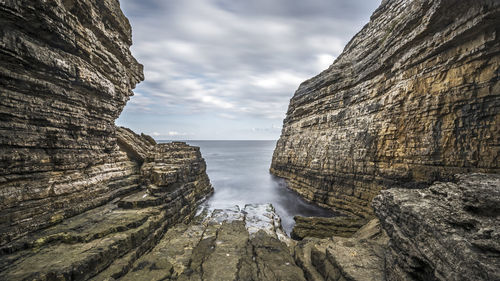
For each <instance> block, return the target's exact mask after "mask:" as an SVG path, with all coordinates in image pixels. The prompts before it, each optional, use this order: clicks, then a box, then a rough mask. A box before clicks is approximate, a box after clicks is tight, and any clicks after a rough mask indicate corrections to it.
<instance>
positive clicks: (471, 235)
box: [373, 174, 500, 280]
mask: <svg viewBox="0 0 500 281" xmlns="http://www.w3.org/2000/svg"><path fill="white" fill-rule="evenodd" d="M373 206H374V208H375V212H376V214H377V216H378V217H379V218H380V221H381V222H382V225H383V227H384V229H385V230H386V231H387V234H388V235H389V237H390V238H391V242H390V250H389V251H388V254H387V257H386V265H387V267H386V270H387V277H388V278H387V279H388V280H500V175H484V174H472V175H463V176H459V177H458V182H457V183H451V182H447V183H435V184H433V185H432V186H431V187H429V188H426V189H420V190H407V189H390V190H386V191H383V192H382V193H381V195H379V196H377V197H376V198H375V200H374V202H373Z"/></svg>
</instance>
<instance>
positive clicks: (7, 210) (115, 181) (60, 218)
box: [0, 0, 213, 280]
mask: <svg viewBox="0 0 500 281" xmlns="http://www.w3.org/2000/svg"><path fill="white" fill-rule="evenodd" d="M0 22H1V25H0V61H1V63H0V93H1V98H0V131H1V133H0V159H1V161H0V280H54V279H57V280H86V279H89V278H91V277H92V276H95V275H97V274H98V273H100V272H103V271H104V270H105V271H106V272H107V274H109V275H110V276H120V275H122V274H123V273H124V272H127V271H128V270H129V268H130V266H131V265H132V264H133V263H134V261H135V260H136V259H137V258H138V257H140V256H141V255H142V254H144V253H145V252H146V251H148V250H150V249H151V248H152V247H153V246H154V245H156V243H157V242H158V241H159V240H160V238H161V237H162V236H163V234H164V233H165V231H166V230H167V229H168V228H171V227H172V226H173V225H174V224H176V223H178V222H182V221H187V220H189V219H190V218H192V217H193V216H194V214H195V211H196V208H197V206H198V205H199V202H200V201H202V200H203V199H204V198H205V197H206V196H207V195H209V194H210V193H211V192H212V191H213V188H212V186H211V185H210V181H209V179H208V176H207V174H206V164H205V161H204V159H203V158H202V156H201V153H200V150H199V148H195V147H191V146H189V145H186V144H185V143H170V144H156V142H155V141H154V140H153V139H152V138H151V137H150V136H147V135H144V134H142V135H138V134H136V133H134V132H132V131H131V130H129V129H126V128H117V127H116V126H115V125H114V122H115V119H116V118H118V116H119V114H120V112H121V111H122V109H123V107H124V106H125V104H126V102H127V100H128V99H129V97H130V96H131V95H132V94H133V93H132V89H133V88H134V87H135V85H136V84H137V83H138V82H139V81H141V80H142V79H143V73H142V66H141V65H140V64H139V63H138V62H137V61H136V60H135V59H134V58H133V57H132V55H131V53H130V51H129V47H130V45H131V44H132V41H131V29H130V25H129V22H128V20H127V19H126V18H125V16H124V15H123V13H122V12H121V10H120V6H119V2H118V1H117V0H104V1H101V0H81V1H72V0H69V1H68V0H64V1H61V0H56V1H43V0H37V1H32V0H30V1H24V0H8V1H0Z"/></svg>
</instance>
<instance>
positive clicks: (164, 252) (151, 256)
mask: <svg viewBox="0 0 500 281" xmlns="http://www.w3.org/2000/svg"><path fill="white" fill-rule="evenodd" d="M289 246H291V248H289ZM292 246H293V241H291V240H290V239H289V238H288V237H286V235H285V234H284V232H283V230H282V228H281V224H280V220H279V217H278V216H277V215H276V214H275V213H274V209H273V207H272V206H271V205H247V206H245V208H244V209H243V210H240V209H239V208H238V207H235V208H233V209H227V210H214V211H212V212H210V213H209V214H208V215H200V216H199V217H198V218H196V219H195V220H194V221H193V222H192V223H190V224H188V225H186V224H179V225H177V226H175V227H174V228H172V229H170V230H169V231H168V232H167V233H166V234H165V236H164V237H163V238H162V239H161V241H160V242H159V243H158V245H157V246H156V247H154V248H153V249H152V250H151V251H150V252H148V253H147V254H145V255H143V256H142V257H141V258H139V259H138V260H137V261H135V263H134V264H133V265H132V267H131V270H130V271H129V272H128V273H127V274H126V275H125V276H123V277H122V279H120V280H214V281H219V280H221V281H222V280H276V281H278V280H297V281H300V280H306V279H305V278H304V275H303V272H302V270H301V269H300V268H299V267H298V266H297V265H296V264H295V261H294V259H293V256H292V254H291V252H290V251H291V249H293V248H292ZM106 278H107V274H104V275H103V276H101V275H99V276H97V277H96V280H101V279H106Z"/></svg>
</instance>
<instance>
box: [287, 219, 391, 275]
mask: <svg viewBox="0 0 500 281" xmlns="http://www.w3.org/2000/svg"><path fill="white" fill-rule="evenodd" d="M388 240H389V238H388V237H387V234H386V233H385V231H384V230H383V229H382V227H381V226H380V222H379V221H378V220H377V219H373V220H371V221H369V222H368V223H367V224H365V225H364V226H363V227H361V228H360V229H358V231H356V232H355V233H354V234H353V235H352V236H351V237H349V238H346V237H338V236H332V237H330V238H328V239H318V238H306V239H304V240H302V241H300V242H299V243H298V244H297V246H296V247H295V260H296V262H297V264H298V265H300V266H301V267H302V268H303V270H304V273H305V276H306V277H307V280H312V281H323V280H335V281H346V280H350V281H374V280H381V281H382V280H386V278H385V275H386V274H385V259H384V256H385V252H386V249H387V244H388ZM388 266H390V265H388Z"/></svg>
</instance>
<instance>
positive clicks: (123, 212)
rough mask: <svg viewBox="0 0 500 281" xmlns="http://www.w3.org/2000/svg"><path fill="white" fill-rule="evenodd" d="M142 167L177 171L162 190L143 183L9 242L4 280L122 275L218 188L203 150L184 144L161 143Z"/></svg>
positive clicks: (146, 173)
mask: <svg viewBox="0 0 500 281" xmlns="http://www.w3.org/2000/svg"><path fill="white" fill-rule="evenodd" d="M138 137H139V136H138V135H135V136H134V138H138ZM137 142H138V140H136V141H133V142H131V143H129V145H130V146H133V144H134V143H137ZM143 166H147V167H148V168H147V169H143V170H142V177H143V178H148V179H150V178H156V177H160V178H161V177H162V175H163V174H171V173H175V175H176V176H175V180H172V181H169V182H168V183H163V185H162V190H161V192H151V191H150V189H148V186H146V185H143V186H142V188H141V189H139V190H134V191H131V192H129V194H128V195H124V196H120V197H119V198H117V199H115V200H113V201H111V202H109V203H107V204H105V205H103V206H101V207H97V208H94V209H92V210H89V211H86V212H84V213H82V214H79V215H77V216H74V217H72V218H69V219H65V220H63V221H62V222H61V223H59V224H57V225H55V226H53V227H49V228H47V229H44V230H42V231H38V232H35V233H32V234H30V235H27V236H25V237H23V238H20V239H17V240H14V241H13V242H10V243H8V244H6V245H4V246H3V247H1V248H0V254H1V255H0V280H86V279H89V278H96V277H95V276H96V275H97V274H99V276H107V277H109V278H119V277H120V276H122V275H123V274H125V273H126V272H128V271H129V269H130V268H131V266H132V264H133V263H134V261H136V260H137V259H138V258H139V257H140V256H141V255H143V254H144V253H145V252H146V251H149V250H150V249H151V248H153V247H154V246H155V245H156V244H157V243H158V241H159V240H160V238H162V236H163V234H164V233H165V231H166V230H167V229H169V228H171V227H173V226H174V225H175V224H176V223H178V222H181V221H187V220H189V219H190V218H192V217H193V216H194V213H195V210H196V207H197V206H198V203H199V202H200V201H202V200H203V199H204V198H205V196H207V195H209V194H210V193H211V192H212V191H213V189H212V187H211V185H210V182H209V180H208V176H207V174H206V171H205V161H204V160H203V158H201V154H200V152H199V148H194V147H191V146H188V145H186V144H185V143H169V144H158V145H156V146H155V147H153V149H152V150H151V151H150V152H149V154H148V156H147V157H146V159H145V162H144V164H143ZM167 167H168V168H169V169H170V170H169V169H167ZM158 170H160V171H161V173H158V172H157V171H158ZM142 280H145V279H142Z"/></svg>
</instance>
